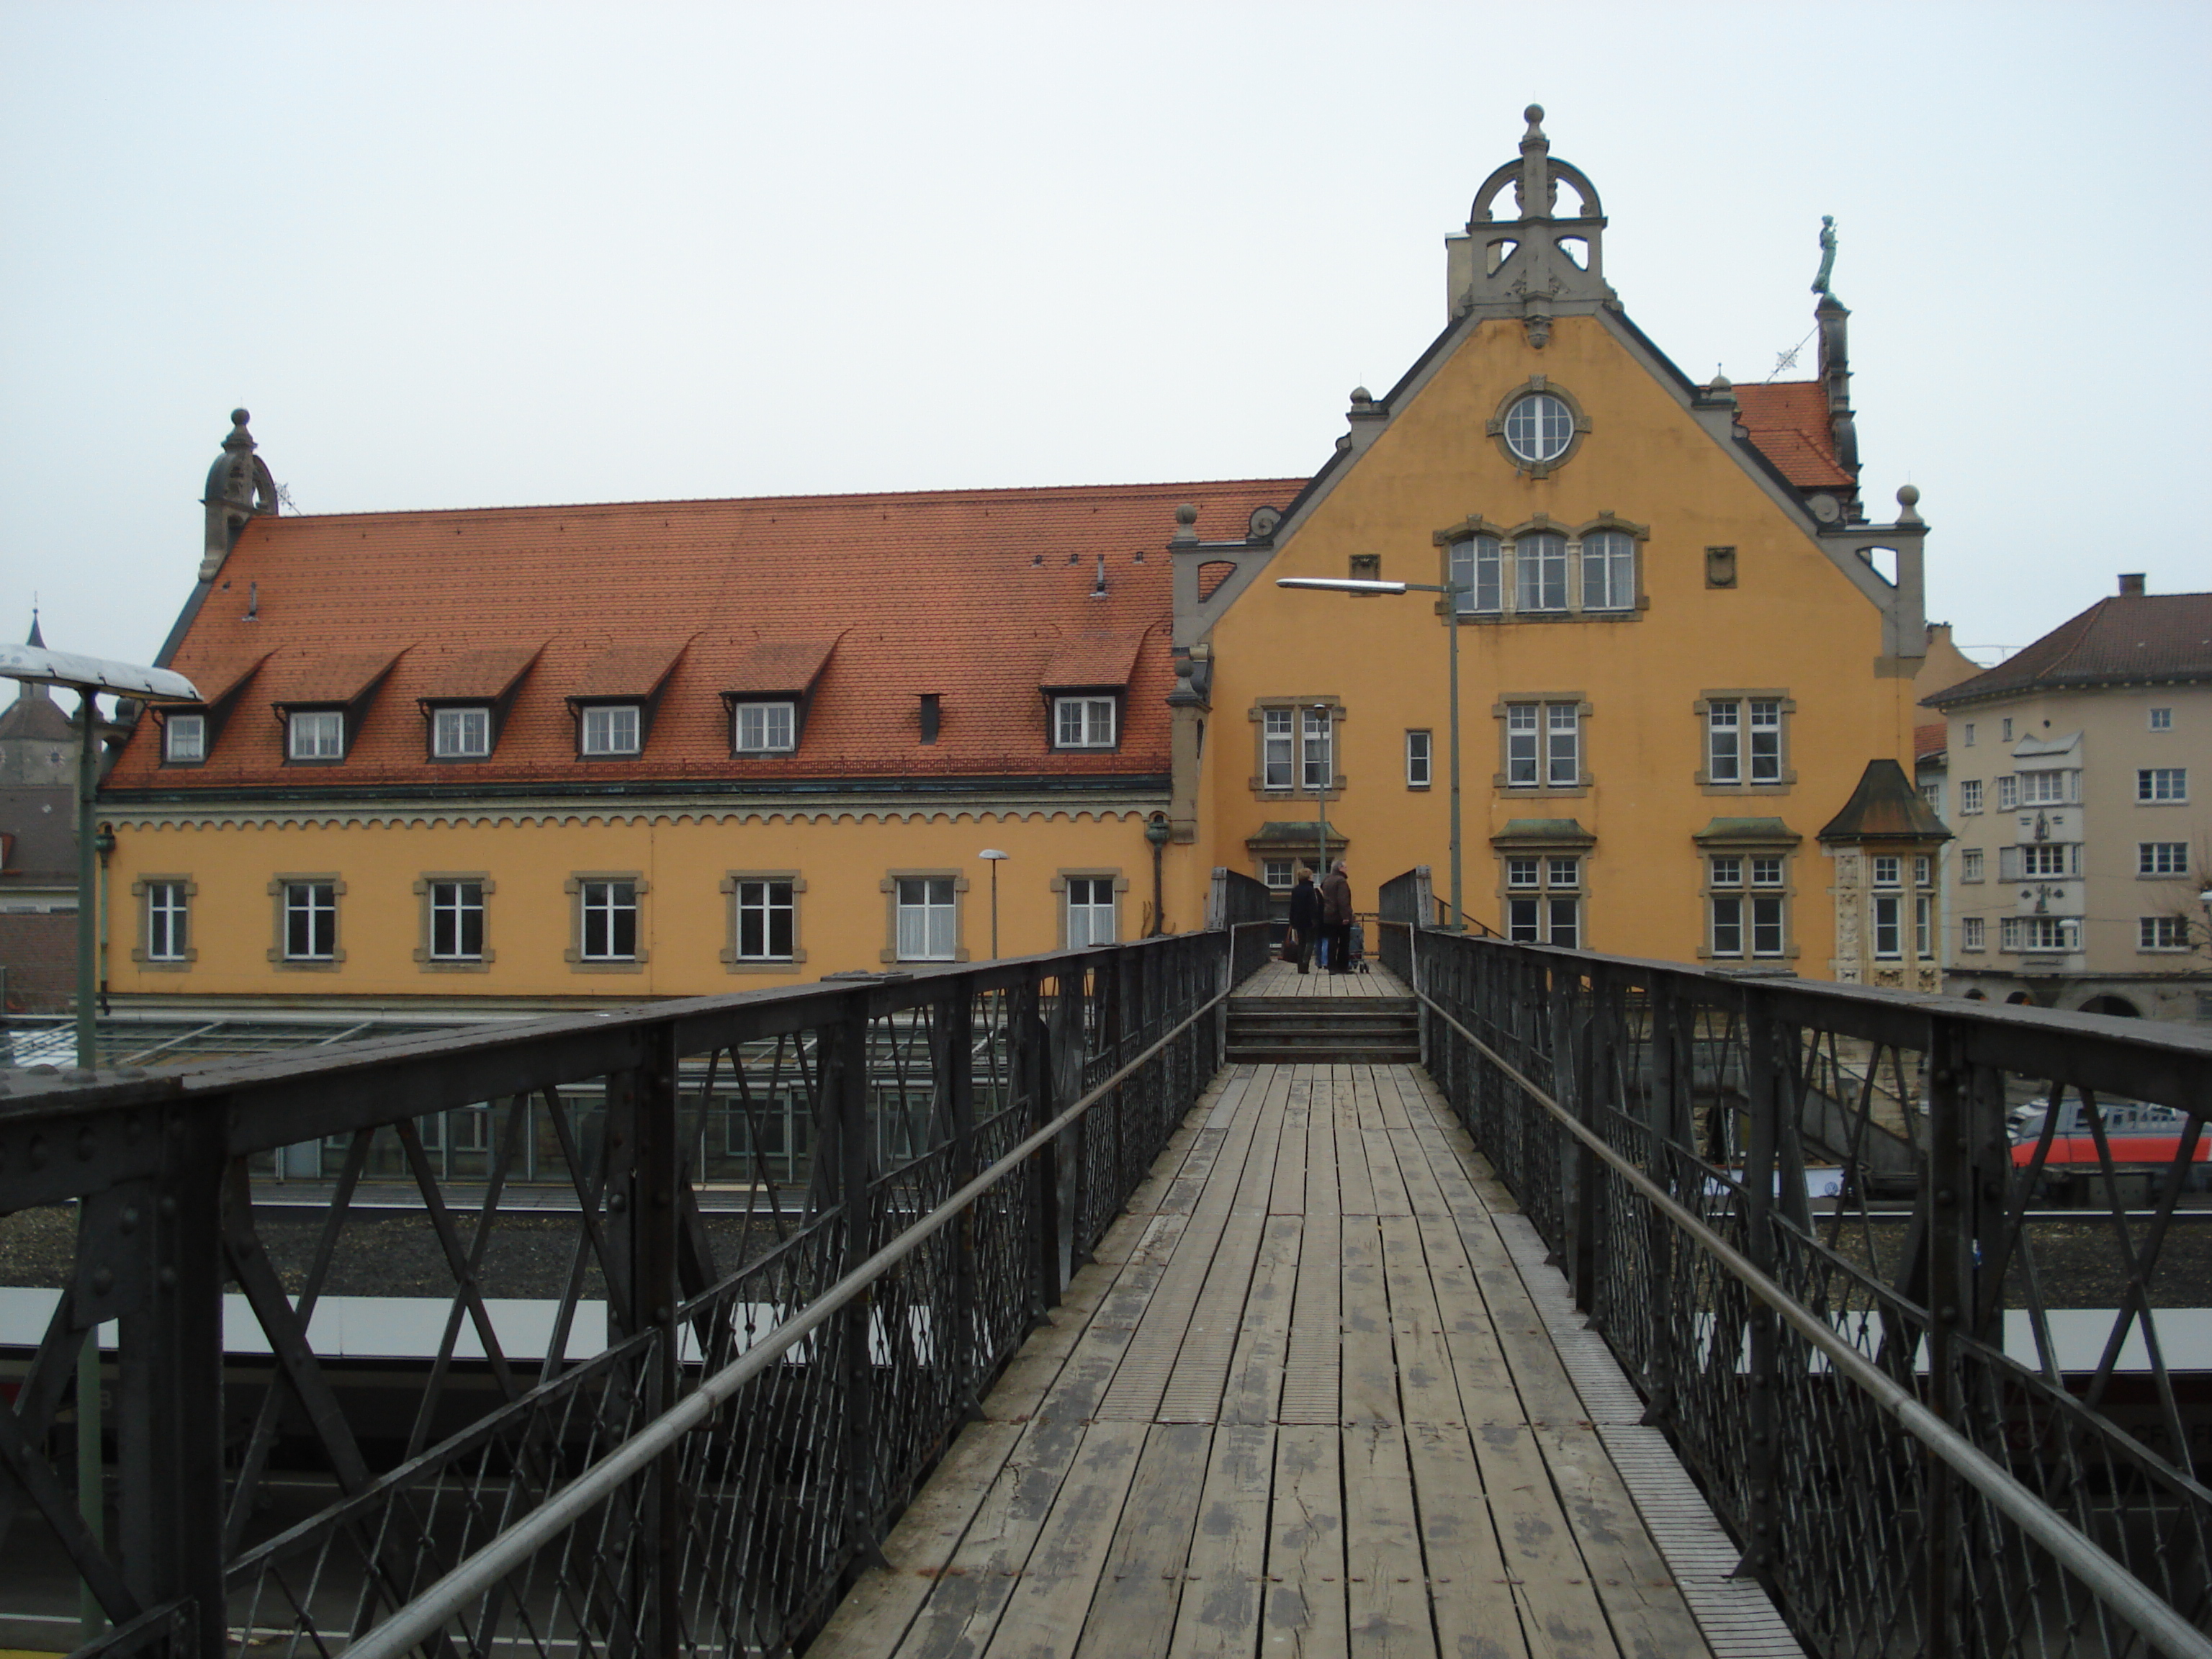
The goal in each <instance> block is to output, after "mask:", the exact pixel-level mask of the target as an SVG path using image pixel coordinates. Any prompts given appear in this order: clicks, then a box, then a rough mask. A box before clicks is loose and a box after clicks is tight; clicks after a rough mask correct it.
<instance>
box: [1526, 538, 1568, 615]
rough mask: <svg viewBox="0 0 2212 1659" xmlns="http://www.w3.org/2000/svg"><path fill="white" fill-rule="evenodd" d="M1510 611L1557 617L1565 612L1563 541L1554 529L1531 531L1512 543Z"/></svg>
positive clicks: (1565, 539)
mask: <svg viewBox="0 0 2212 1659" xmlns="http://www.w3.org/2000/svg"><path fill="white" fill-rule="evenodd" d="M1513 595H1514V600H1515V604H1514V606H1513V609H1514V611H1516V613H1517V614H1519V615H1522V616H1530V615H1535V616H1558V615H1559V614H1561V613H1563V612H1564V611H1566V609H1567V538H1565V536H1563V535H1561V534H1560V533H1559V532H1558V531H1556V530H1532V531H1529V532H1528V533H1526V534H1525V535H1522V536H1517V537H1516V538H1514V542H1513Z"/></svg>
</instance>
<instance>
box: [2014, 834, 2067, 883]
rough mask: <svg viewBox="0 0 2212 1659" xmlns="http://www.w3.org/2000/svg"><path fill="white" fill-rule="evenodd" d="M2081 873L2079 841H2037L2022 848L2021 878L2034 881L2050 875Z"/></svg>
mask: <svg viewBox="0 0 2212 1659" xmlns="http://www.w3.org/2000/svg"><path fill="white" fill-rule="evenodd" d="M2080 874H2081V843H2080V842H2056V841H2045V842H2035V843H2033V845H2031V846H2027V847H2023V848H2021V849H2020V879H2021V880H2022V881H2034V880H2038V879H2039V878H2044V877H2048V876H2078V875H2080Z"/></svg>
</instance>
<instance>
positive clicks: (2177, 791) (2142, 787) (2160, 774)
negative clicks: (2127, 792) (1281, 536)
mask: <svg viewBox="0 0 2212 1659" xmlns="http://www.w3.org/2000/svg"><path fill="white" fill-rule="evenodd" d="M2136 799H2137V800H2157V801H2164V800H2187V799H2189V769H2188V768H2187V767H2185V766H2146V767H2144V768H2142V769H2141V770H2139V771H2138V772H2136Z"/></svg>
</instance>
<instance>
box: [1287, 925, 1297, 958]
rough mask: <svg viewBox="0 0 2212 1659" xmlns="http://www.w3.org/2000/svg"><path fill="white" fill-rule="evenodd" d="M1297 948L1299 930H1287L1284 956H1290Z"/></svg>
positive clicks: (1290, 928)
mask: <svg viewBox="0 0 2212 1659" xmlns="http://www.w3.org/2000/svg"><path fill="white" fill-rule="evenodd" d="M1297 948H1298V930H1297V928H1295V927H1286V928H1285V929H1284V930H1283V954H1284V955H1285V956H1288V955H1290V953H1291V951H1295V950H1297Z"/></svg>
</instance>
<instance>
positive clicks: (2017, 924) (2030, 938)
mask: <svg viewBox="0 0 2212 1659" xmlns="http://www.w3.org/2000/svg"><path fill="white" fill-rule="evenodd" d="M2080 940H2081V921H2080V920H2079V919H2078V918H2076V917H2074V916H2007V917H2005V918H2004V919H2003V921H2002V924H2001V926H2000V927H1999V929H1998V940H1997V942H1998V945H1999V946H2000V948H2002V949H2003V950H2007V951H2074V950H2078V949H2080V948H2081V946H2080Z"/></svg>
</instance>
